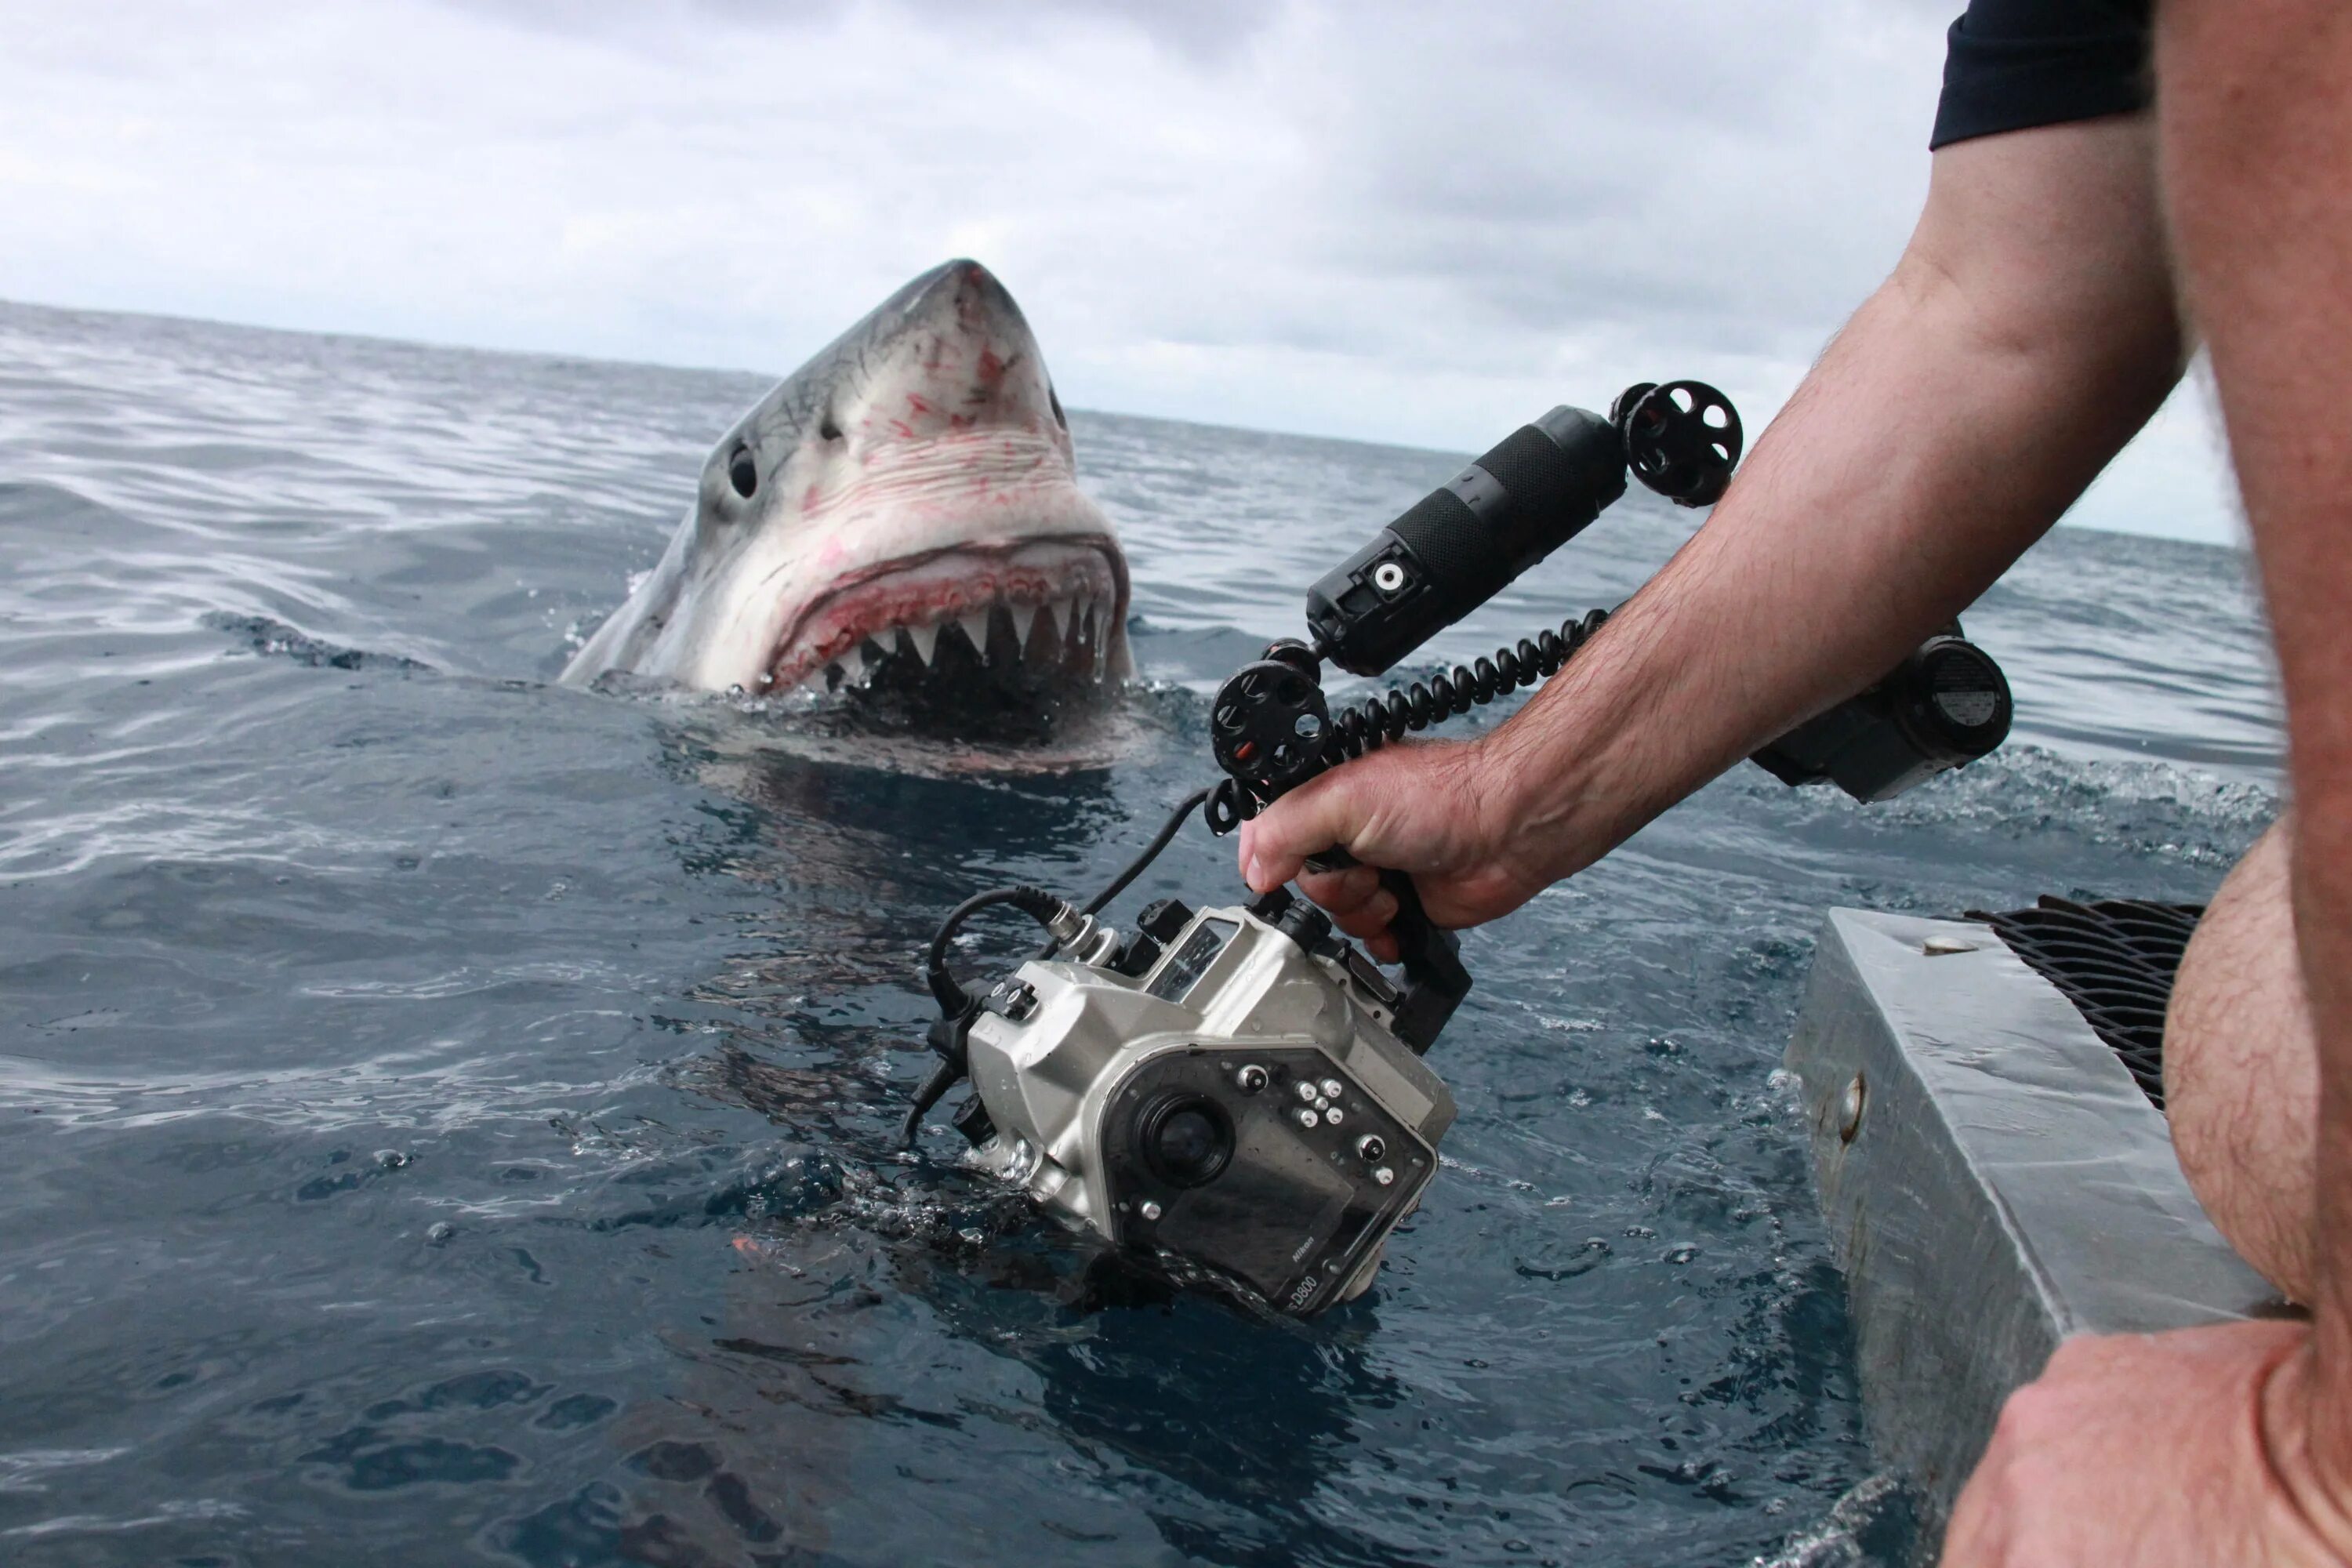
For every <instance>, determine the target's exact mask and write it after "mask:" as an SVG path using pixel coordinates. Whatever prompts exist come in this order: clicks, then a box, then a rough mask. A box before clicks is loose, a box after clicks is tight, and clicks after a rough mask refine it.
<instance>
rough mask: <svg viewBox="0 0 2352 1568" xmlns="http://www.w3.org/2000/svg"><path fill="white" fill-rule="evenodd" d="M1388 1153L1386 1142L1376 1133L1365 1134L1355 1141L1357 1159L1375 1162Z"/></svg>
mask: <svg viewBox="0 0 2352 1568" xmlns="http://www.w3.org/2000/svg"><path fill="white" fill-rule="evenodd" d="M1387 1152H1389V1145H1388V1140H1386V1139H1384V1138H1382V1137H1381V1135H1380V1134H1379V1133H1377V1132H1367V1133H1365V1134H1364V1135H1363V1136H1362V1137H1361V1138H1359V1139H1357V1140H1356V1157H1357V1158H1358V1159H1361V1160H1377V1159H1379V1158H1380V1157H1381V1155H1383V1154H1385V1153H1387Z"/></svg>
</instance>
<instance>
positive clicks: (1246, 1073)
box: [1234, 1062, 1268, 1094]
mask: <svg viewBox="0 0 2352 1568" xmlns="http://www.w3.org/2000/svg"><path fill="white" fill-rule="evenodd" d="M1267 1081H1268V1079H1267V1077H1266V1070H1265V1068H1262V1067H1260V1066H1258V1065H1257V1063H1255V1062H1245V1063H1244V1064H1243V1065H1242V1067H1241V1068H1239V1069H1238V1070H1237V1071H1235V1072H1234V1088H1235V1089H1240V1090H1241V1091H1242V1092H1243V1093H1244V1094H1255V1093H1256V1092H1257V1091H1258V1090H1259V1089H1264V1088H1265V1086H1266V1083H1267Z"/></svg>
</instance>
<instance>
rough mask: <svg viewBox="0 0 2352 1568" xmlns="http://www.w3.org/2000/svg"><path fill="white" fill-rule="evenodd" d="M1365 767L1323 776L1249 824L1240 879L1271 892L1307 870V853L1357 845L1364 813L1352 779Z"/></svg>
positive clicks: (1253, 886)
mask: <svg viewBox="0 0 2352 1568" xmlns="http://www.w3.org/2000/svg"><path fill="white" fill-rule="evenodd" d="M1362 765H1363V764H1362V763H1355V764H1352V765H1351V766H1349V767H1347V768H1342V769H1339V771H1337V772H1334V773H1325V774H1324V775H1323V776H1322V777H1321V778H1318V779H1316V780H1314V781H1313V782H1312V783H1309V784H1304V785H1301V786H1300V787H1299V788H1297V789H1295V790H1292V791H1291V792H1290V793H1289V794H1288V795H1284V796H1283V797H1282V798H1281V799H1280V800H1277V801H1276V802H1275V803H1274V804H1273V805H1270V806H1268V807H1267V808H1266V809H1265V813H1264V814H1263V815H1261V816H1258V817H1257V818H1256V819H1255V821H1253V822H1250V823H1249V824H1247V825H1246V826H1245V827H1244V838H1243V840H1242V879H1243V880H1244V881H1246V882H1247V883H1249V885H1250V887H1251V889H1253V890H1255V891H1256V892H1261V893H1265V892H1271V891H1272V890H1273V889H1276V888H1278V887H1280V886H1282V884H1283V883H1285V882H1287V881H1289V880H1290V879H1292V878H1294V877H1296V876H1297V875H1298V874H1299V872H1300V871H1302V870H1304V869H1305V868H1306V866H1307V857H1308V856H1309V855H1312V854H1314V853H1316V852H1317V851H1318V850H1322V849H1328V848H1330V847H1332V846H1333V845H1335V844H1336V845H1343V846H1344V845H1352V844H1353V842H1354V840H1355V837H1356V835H1357V834H1358V833H1360V831H1361V830H1362V828H1363V812H1362V809H1361V807H1360V804H1359V802H1358V800H1357V797H1356V790H1355V787H1354V785H1353V784H1352V782H1351V781H1350V779H1349V776H1348V775H1349V773H1353V772H1355V771H1356V769H1357V768H1360V767H1361V766H1362Z"/></svg>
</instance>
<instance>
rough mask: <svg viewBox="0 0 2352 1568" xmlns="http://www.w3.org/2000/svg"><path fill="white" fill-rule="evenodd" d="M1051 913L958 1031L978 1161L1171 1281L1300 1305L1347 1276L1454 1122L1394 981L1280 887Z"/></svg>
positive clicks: (1348, 1290)
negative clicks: (1044, 947) (1119, 910)
mask: <svg viewBox="0 0 2352 1568" xmlns="http://www.w3.org/2000/svg"><path fill="white" fill-rule="evenodd" d="M1066 927H1067V929H1068V930H1069V931H1070V936H1069V940H1067V941H1066V942H1056V943H1055V956H1053V957H1051V958H1048V959H1042V960H1033V961H1032V962H1030V963H1024V964H1023V965H1022V966H1021V968H1020V970H1019V972H1018V973H1016V974H1015V975H1013V977H1012V978H1011V979H1010V980H1008V981H1006V982H1003V983H1002V984H999V985H998V986H997V987H996V988H995V989H994V990H992V991H991V992H990V993H989V994H988V995H987V997H986V998H985V999H984V1000H983V1001H982V1003H981V1006H980V1012H979V1014H978V1016H976V1017H975V1018H974V1019H973V1021H972V1023H971V1028H970V1030H969V1032H968V1035H967V1037H966V1046H965V1049H966V1052H967V1064H968V1067H969V1070H970V1072H971V1081H972V1088H973V1089H974V1091H975V1092H974V1096H973V1098H972V1100H971V1101H970V1102H969V1103H968V1105H967V1106H966V1108H965V1110H964V1112H963V1114H962V1115H961V1116H960V1117H959V1118H958V1125H959V1126H960V1127H961V1128H963V1130H964V1131H965V1132H966V1135H967V1136H971V1137H974V1138H975V1140H976V1157H977V1158H978V1160H979V1162H980V1163H982V1165H983V1166H985V1167H987V1168H988V1169H990V1170H992V1171H993V1172H994V1173H997V1174H998V1175H1000V1176H1002V1177H1003V1178H1004V1179H1005V1180H1007V1181H1009V1182H1012V1183H1014V1184H1018V1185H1019V1186H1020V1187H1021V1188H1023V1189H1024V1191H1025V1192H1027V1194H1029V1195H1030V1196H1031V1197H1032V1198H1033V1199H1034V1200H1035V1201H1036V1202H1037V1203H1038V1205H1040V1206H1042V1207H1043V1208H1045V1210H1046V1211H1047V1212H1048V1213H1050V1214H1052V1215H1055V1216H1056V1217H1057V1218H1059V1219H1061V1220H1063V1221H1064V1222H1066V1223H1067V1224H1069V1225H1071V1226H1075V1227H1078V1228H1082V1229H1086V1230H1090V1231H1092V1232H1094V1233H1096V1234H1097V1236H1099V1237H1101V1238H1102V1239H1104V1240H1106V1241H1108V1242H1109V1243H1111V1244H1112V1245H1114V1246H1116V1247H1118V1248H1119V1249H1121V1250H1122V1251H1124V1252H1126V1253H1129V1255H1131V1256H1134V1257H1137V1258H1142V1259H1145V1260H1148V1261H1149V1262H1150V1264H1151V1265H1152V1266H1153V1268H1155V1269H1156V1271H1158V1272H1160V1273H1161V1274H1164V1275H1166V1276H1168V1277H1169V1278H1171V1279H1175V1280H1177V1281H1178V1282H1180V1283H1202V1282H1213V1283H1214V1284H1217V1285H1219V1286H1222V1287H1223V1288H1225V1289H1228V1290H1229V1291H1230V1290H1234V1288H1236V1287H1238V1288H1239V1289H1240V1290H1241V1291H1245V1292H1246V1293H1247V1294H1248V1295H1249V1296H1252V1297H1255V1298H1256V1299H1258V1300H1262V1301H1263V1302H1265V1304H1267V1305H1270V1306H1272V1307H1274V1308H1276V1309H1277V1310H1281V1311H1284V1312H1289V1313H1294V1314H1307V1313H1313V1312H1316V1311H1319V1310H1322V1309H1323V1308H1325V1307H1327V1306H1329V1305H1331V1304H1332V1303H1334V1302H1337V1301H1343V1300H1348V1299H1349V1297H1351V1296H1354V1295H1356V1294H1358V1293H1359V1292H1360V1291H1361V1290H1362V1289H1364V1287H1365V1286H1366V1285H1367V1284H1369V1283H1370V1280H1371V1278H1372V1275H1373V1273H1374V1272H1375V1271H1376V1270H1377V1269H1378V1268H1379V1267H1380V1262H1381V1251H1382V1248H1383V1247H1384V1246H1385V1244H1386V1242H1387V1240H1388V1237H1389V1233H1390V1232H1391V1230H1393V1229H1394V1228H1395V1226H1396V1225H1397V1222H1398V1221H1400V1220H1402V1218H1403V1217H1404V1216H1405V1215H1409V1214H1411V1213H1412V1209H1413V1207H1414V1205H1416V1204H1417V1203H1419V1201H1420V1198H1421V1193H1422V1189H1423V1187H1424V1186H1425V1185H1427V1184H1428V1182H1429V1179H1430V1177H1431V1175H1432V1174H1433V1173H1435V1171H1436V1169H1437V1142H1438V1140H1439V1139H1440V1138H1441V1137H1443V1136H1444V1132H1445V1130H1446V1128H1447V1127H1448V1126H1450V1125H1451V1124H1452V1123H1453V1121H1454V1100H1453V1097H1452V1096H1451V1095H1449V1094H1447V1093H1446V1091H1445V1086H1444V1084H1442V1083H1440V1082H1439V1081H1438V1079H1437V1076H1436V1075H1435V1074H1434V1073H1433V1072H1431V1071H1430V1070H1429V1068H1426V1067H1425V1066H1423V1064H1422V1061H1421V1058H1420V1056H1419V1054H1418V1049H1417V1047H1415V1046H1414V1044H1413V1043H1412V1041H1411V1040H1409V1039H1408V1038H1406V1037H1403V1036H1402V1035H1400V1034H1399V1032H1398V1031H1399V1028H1400V1024H1399V1018H1398V1013H1399V1007H1400V1004H1401V1002H1402V1001H1403V1000H1404V996H1403V993H1404V991H1405V990H1406V989H1407V988H1408V987H1409V985H1410V982H1408V987H1400V986H1399V985H1397V984H1393V983H1392V982H1391V980H1390V979H1389V977H1388V976H1386V975H1384V974H1383V973H1381V970H1380V969H1379V968H1378V967H1377V966H1376V965H1374V964H1373V963H1371V962H1370V960H1369V959H1368V958H1366V957H1365V956H1364V954H1363V953H1362V952H1360V950H1358V949H1357V948H1356V947H1354V946H1353V945H1352V944H1351V943H1349V942H1347V941H1346V940H1344V939H1343V938H1339V937H1338V936H1336V935H1334V934H1333V932H1332V931H1331V926H1330V922H1329V921H1328V919H1327V918H1325V916H1324V915H1323V913H1322V911H1321V910H1317V909H1316V908H1315V907H1314V906H1313V905H1311V904H1308V903H1307V902H1306V901H1304V900H1296V899H1293V898H1292V897H1291V895H1290V894H1289V892H1288V891H1287V889H1276V891H1275V892H1274V893H1271V894H1268V895H1266V896H1265V897H1263V898H1260V899H1258V900H1255V901H1254V902H1252V903H1250V904H1248V905H1245V906H1234V907H1229V908H1220V909H1208V910H1200V911H1198V912H1197V913H1196V912H1195V911H1193V910H1191V909H1188V908H1186V907H1185V906H1184V905H1182V904H1181V903H1178V902H1176V901H1174V900H1162V901H1160V902H1159V903H1156V904H1153V905H1151V906H1150V907H1149V908H1148V909H1146V910H1144V911H1143V915H1142V919H1141V924H1140V926H1139V929H1138V930H1137V931H1135V932H1134V933H1133V934H1132V935H1129V936H1126V937H1121V936H1120V935H1119V934H1118V932H1116V931H1110V930H1109V929H1108V928H1106V927H1102V926H1099V925H1097V923H1096V922H1095V921H1093V920H1092V918H1091V917H1087V916H1075V919H1074V921H1068V922H1066ZM1407 1027H1408V1030H1409V1022H1408V1025H1407Z"/></svg>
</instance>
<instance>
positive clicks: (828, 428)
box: [816, 414, 841, 441]
mask: <svg viewBox="0 0 2352 1568" xmlns="http://www.w3.org/2000/svg"><path fill="white" fill-rule="evenodd" d="M816 433H817V435H818V437H821V438H822V439H824V440H827V441H838V440H840V439H841V426H838V425H836V424H835V423H834V422H833V416H832V415H830V414H827V415H826V416H824V423H822V424H820V425H819V426H817V427H816Z"/></svg>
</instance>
